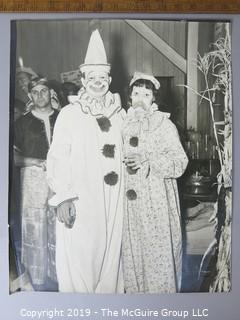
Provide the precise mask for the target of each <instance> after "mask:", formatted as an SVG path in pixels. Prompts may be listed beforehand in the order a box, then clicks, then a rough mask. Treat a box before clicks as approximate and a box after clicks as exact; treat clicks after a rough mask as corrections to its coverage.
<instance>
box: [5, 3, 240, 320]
mask: <svg viewBox="0 0 240 320" xmlns="http://www.w3.org/2000/svg"><path fill="white" fill-rule="evenodd" d="M4 2H5V1H4ZM6 2H7V1H6ZM41 2H43V1H41ZM91 2H92V1H91ZM187 2H189V1H187ZM190 2H192V1H190ZM205 2H206V3H209V1H204V3H205ZM213 2H215V1H213ZM216 2H217V1H216ZM235 3H239V1H237V2H236V1H235ZM0 9H1V7H0ZM20 11H21V10H20ZM76 11H77V10H76ZM117 11H118V10H117ZM28 12H29V11H28ZM38 12H39V11H38ZM179 12H180V13H176V14H158V13H156V12H155V13H152V14H145V13H142V12H140V13H139V12H138V13H133V14H129V13H120V12H119V11H118V12H114V13H111V14H110V13H100V12H99V13H80V14H78V13H77V14H76V13H69V12H67V13H65V14H58V13H55V14H52V13H50V12H47V13H37V14H36V13H20V12H18V13H16V12H15V13H9V12H8V13H7V12H6V10H5V13H0V39H1V40H2V41H1V43H2V48H1V50H0V69H1V70H2V75H1V77H0V93H1V97H2V106H4V108H1V111H0V112H1V113H0V119H1V120H0V136H1V151H2V153H1V158H0V165H1V168H2V170H0V179H1V180H0V181H1V184H0V200H1V209H2V210H1V213H0V215H1V216H0V221H1V223H0V240H1V243H0V253H1V255H0V256H1V259H0V270H2V271H1V273H0V282H1V289H0V297H1V301H2V302H1V306H2V308H1V317H2V318H3V319H5V320H8V319H10V320H15V319H16V320H17V319H32V318H30V317H23V316H21V314H20V313H21V310H22V309H27V310H30V311H46V312H45V316H43V317H41V318H40V319H49V316H47V312H48V311H49V310H51V309H54V308H57V309H58V310H59V311H60V310H67V309H68V308H70V309H75V308H77V309H85V308H91V309H92V310H99V309H101V308H110V309H111V310H119V309H121V308H129V309H131V310H133V309H137V308H141V309H142V310H146V309H149V310H155V309H160V308H161V309H162V308H166V309H169V310H180V311H181V310H188V311H189V312H191V310H192V309H193V308H194V309H195V310H199V312H201V311H203V310H204V309H208V316H207V317H203V318H201V319H212V320H218V319H219V320H225V319H229V320H238V319H239V315H240V310H239V302H238V300H239V296H240V277H239V270H240V253H239V250H238V249H239V248H238V247H239V246H238V245H237V244H238V243H239V240H240V233H239V226H240V219H239V214H238V208H239V207H240V206H239V205H240V202H239V196H238V194H237V190H239V189H240V182H239V181H238V179H237V177H239V176H240V166H239V165H238V159H237V155H239V154H240V152H239V151H240V146H239V144H238V139H237V138H236V139H235V137H237V136H239V135H240V125H239V123H238V119H240V108H238V107H237V106H238V103H239V101H240V90H239V88H238V87H239V82H240V65H239V64H238V58H239V54H240V45H239V43H238V42H239V41H238V37H239V36H238V34H239V30H240V16H239V15H238V14H237V13H238V12H240V10H239V8H238V10H236V11H234V12H231V13H235V14H223V13H225V12H226V11H224V10H223V11H221V14H214V13H211V14H203V13H201V14H199V13H198V14H193V13H192V14H185V13H182V11H179ZM193 12H194V11H193ZM206 12H208V10H206ZM54 18H59V19H74V18H76V19H77V18H80V19H83V18H84V19H90V18H93V19H96V18H100V19H101V18H103V19H107V18H108V19H111V18H122V19H124V18H127V19H130V18H133V19H136V18H138V19H164V20H171V19H172V20H182V19H187V20H191V21H192V20H197V21H201V20H203V21H204V20H218V19H220V20H230V21H231V22H232V65H233V114H234V116H233V131H234V135H233V174H234V179H233V226H232V249H233V250H232V290H231V292H229V293H215V294H212V293H181V294H171V295H168V294H161V295H156V294H152V295H132V296H129V295H106V294H101V295H91V294H72V293H70V294H67V293H50V292H33V293H28V292H26V293H24V292H21V293H16V294H13V295H9V293H8V288H9V284H8V267H9V266H8V228H7V225H8V217H7V212H8V152H9V145H8V143H9V126H8V123H9V111H8V105H9V75H10V21H11V20H14V19H54ZM3 39H4V41H3ZM6 79H7V80H6ZM68 318H69V317H65V316H64V317H61V316H60V317H54V318H53V319H68ZM80 318H82V317H80ZM103 318H110V319H112V318H117V319H118V317H114V316H112V317H102V316H101V315H100V314H96V315H95V316H94V317H93V318H92V317H89V319H103ZM129 318H130V319H133V317H129ZM138 318H139V319H142V318H141V317H138ZM35 319H37V318H35ZM73 319H76V318H75V317H74V318H73ZM119 319H125V318H124V317H122V318H121V317H119ZM145 319H146V318H145ZM151 319H153V318H152V317H151ZM155 319H167V320H168V319H182V318H181V317H174V318H172V317H158V318H155ZM186 319H192V318H191V317H187V318H186ZM193 319H196V318H195V317H194V318H193Z"/></svg>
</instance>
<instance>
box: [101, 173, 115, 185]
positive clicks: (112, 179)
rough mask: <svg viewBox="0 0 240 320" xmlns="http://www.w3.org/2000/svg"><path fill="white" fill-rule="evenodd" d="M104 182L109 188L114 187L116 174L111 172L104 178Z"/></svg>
mask: <svg viewBox="0 0 240 320" xmlns="http://www.w3.org/2000/svg"><path fill="white" fill-rule="evenodd" d="M104 181H105V183H106V184H108V185H110V186H114V185H115V184H117V182H118V175H117V173H116V172H114V171H111V172H109V173H108V174H106V175H105V176H104Z"/></svg>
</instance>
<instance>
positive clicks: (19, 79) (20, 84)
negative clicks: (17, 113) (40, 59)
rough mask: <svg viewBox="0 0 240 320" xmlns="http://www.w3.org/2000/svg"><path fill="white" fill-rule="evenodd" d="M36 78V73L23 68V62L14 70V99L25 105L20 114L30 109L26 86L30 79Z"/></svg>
mask: <svg viewBox="0 0 240 320" xmlns="http://www.w3.org/2000/svg"><path fill="white" fill-rule="evenodd" d="M19 59H20V58H19ZM21 61H22V60H21V59H20V62H21ZM37 76H38V75H37V73H36V72H35V71H33V70H32V68H29V67H25V66H23V62H21V64H20V66H19V67H17V68H16V88H15V99H17V100H19V101H22V102H23V103H24V105H25V108H24V110H23V112H22V114H23V113H25V112H27V111H29V109H30V105H31V99H30V98H29V96H28V84H29V82H30V81H31V79H33V78H36V77H37Z"/></svg>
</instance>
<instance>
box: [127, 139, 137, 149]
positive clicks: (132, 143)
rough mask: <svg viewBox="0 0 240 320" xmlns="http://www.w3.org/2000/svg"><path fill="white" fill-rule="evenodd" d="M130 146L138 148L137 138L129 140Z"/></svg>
mask: <svg viewBox="0 0 240 320" xmlns="http://www.w3.org/2000/svg"><path fill="white" fill-rule="evenodd" d="M129 143H130V146H132V147H137V146H138V137H131V138H130V139H129Z"/></svg>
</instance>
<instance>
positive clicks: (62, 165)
mask: <svg viewBox="0 0 240 320" xmlns="http://www.w3.org/2000/svg"><path fill="white" fill-rule="evenodd" d="M67 111H68V110H67V108H64V109H62V110H61V112H60V113H59V116H58V118H57V120H56V123H55V127H54V131H53V137H52V143H51V146H50V149H49V152H48V155H47V181H48V184H49V187H50V189H51V190H52V191H53V192H54V195H53V197H52V198H50V200H49V205H51V206H53V207H57V206H58V205H59V204H61V203H63V202H64V201H67V200H74V199H76V198H77V196H76V193H75V192H74V190H73V183H72V178H71V177H72V174H71V164H70V163H71V161H70V157H71V141H72V139H71V138H72V134H71V130H70V129H71V127H70V125H71V120H70V119H69V112H67Z"/></svg>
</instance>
